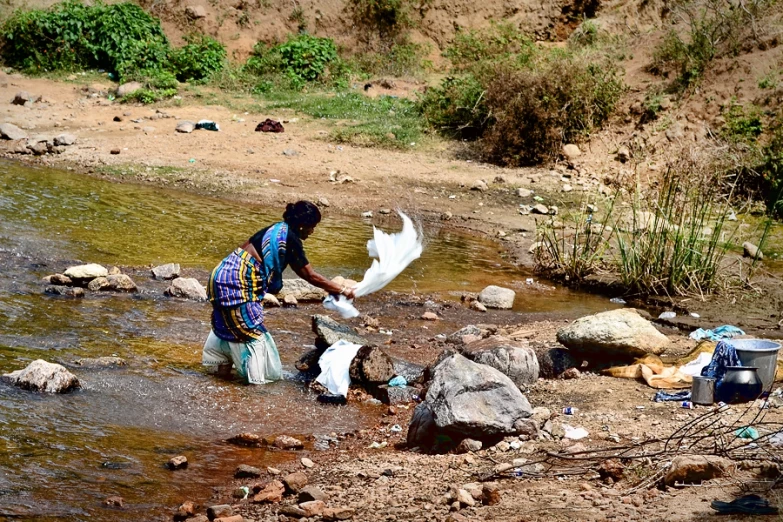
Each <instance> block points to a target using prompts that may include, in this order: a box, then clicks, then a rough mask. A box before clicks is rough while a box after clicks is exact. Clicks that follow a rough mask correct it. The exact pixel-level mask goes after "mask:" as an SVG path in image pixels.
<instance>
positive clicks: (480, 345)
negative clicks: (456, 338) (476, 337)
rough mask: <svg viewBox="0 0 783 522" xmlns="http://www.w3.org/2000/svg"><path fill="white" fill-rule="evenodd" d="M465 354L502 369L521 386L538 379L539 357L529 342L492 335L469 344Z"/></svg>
mask: <svg viewBox="0 0 783 522" xmlns="http://www.w3.org/2000/svg"><path fill="white" fill-rule="evenodd" d="M464 355H465V356H466V357H468V358H470V359H472V360H473V361H475V362H477V363H479V364H486V365H487V366H491V367H492V368H495V369H496V370H500V371H501V372H502V373H503V375H506V376H508V377H509V378H510V379H511V380H512V381H514V384H516V385H517V386H520V387H522V386H525V385H527V384H532V383H534V382H536V380H537V379H538V373H539V368H538V358H537V357H536V353H535V352H534V351H533V349H532V348H530V347H529V346H527V343H521V342H518V341H513V340H511V339H507V338H505V337H501V336H492V337H488V338H486V339H484V340H482V341H477V342H475V343H471V344H470V345H468V348H466V349H465V352H464Z"/></svg>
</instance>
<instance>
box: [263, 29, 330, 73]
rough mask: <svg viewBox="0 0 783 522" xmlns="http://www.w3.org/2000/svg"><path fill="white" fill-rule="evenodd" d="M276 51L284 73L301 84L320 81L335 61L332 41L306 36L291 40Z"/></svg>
mask: <svg viewBox="0 0 783 522" xmlns="http://www.w3.org/2000/svg"><path fill="white" fill-rule="evenodd" d="M277 50H278V52H279V53H280V62H281V65H282V67H283V68H284V69H285V71H286V72H287V73H288V74H290V75H291V76H293V77H295V78H297V79H299V80H301V81H303V82H314V81H316V80H319V79H321V78H322V77H323V75H324V72H326V68H327V66H328V65H329V64H330V63H332V62H334V61H335V60H337V47H336V46H335V45H334V40H332V39H331V38H320V37H317V36H310V35H308V34H302V35H299V36H297V37H295V38H291V39H290V40H288V41H287V42H286V43H284V44H282V45H280V46H278V49H277Z"/></svg>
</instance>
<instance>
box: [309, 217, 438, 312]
mask: <svg viewBox="0 0 783 522" xmlns="http://www.w3.org/2000/svg"><path fill="white" fill-rule="evenodd" d="M398 214H399V215H400V217H401V218H402V230H401V231H400V232H397V233H395V234H387V233H385V232H383V231H381V230H378V229H377V228H375V227H373V239H371V240H369V241H368V242H367V251H368V252H369V254H370V257H373V258H375V259H373V261H372V265H371V266H370V268H368V269H367V271H366V272H365V273H364V279H362V281H361V283H359V284H358V285H357V286H356V289H355V292H354V294H355V295H356V297H362V296H365V295H368V294H371V293H373V292H377V291H378V290H380V289H381V288H383V287H384V286H386V285H387V284H389V283H390V282H391V281H392V280H393V279H394V278H395V277H397V276H398V275H400V273H401V272H402V271H403V270H405V268H407V266H408V265H410V264H411V263H412V262H413V261H415V260H416V259H418V258H419V256H421V251H422V248H423V247H422V244H421V241H422V234H421V233H420V230H417V229H416V227H415V226H414V225H413V222H412V221H411V219H410V218H409V217H408V216H406V215H405V214H403V213H402V212H398ZM323 303H324V306H325V307H326V308H327V309H329V310H334V311H336V312H338V313H339V314H340V315H341V316H342V317H343V318H345V319H347V318H350V317H356V316H358V315H359V311H358V310H357V309H356V308H355V307H354V306H353V300H352V299H347V298H346V297H345V296H343V295H341V296H339V297H338V298H337V299H335V298H334V297H333V296H331V295H330V296H327V298H326V299H324V302H323Z"/></svg>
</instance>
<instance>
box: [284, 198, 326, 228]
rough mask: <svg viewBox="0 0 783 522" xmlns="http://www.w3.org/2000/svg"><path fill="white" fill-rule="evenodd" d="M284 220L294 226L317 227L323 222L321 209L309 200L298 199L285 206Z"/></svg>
mask: <svg viewBox="0 0 783 522" xmlns="http://www.w3.org/2000/svg"><path fill="white" fill-rule="evenodd" d="M283 221H285V222H286V223H288V224H289V225H290V226H292V227H294V228H306V227H315V226H316V225H317V224H318V223H320V222H321V211H320V210H318V207H316V206H315V205H314V204H313V203H310V202H309V201H297V202H296V203H289V204H288V205H286V206H285V212H283Z"/></svg>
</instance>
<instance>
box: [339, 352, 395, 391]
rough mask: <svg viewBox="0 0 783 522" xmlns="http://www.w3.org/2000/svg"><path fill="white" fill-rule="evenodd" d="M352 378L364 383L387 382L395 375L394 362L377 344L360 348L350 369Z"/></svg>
mask: <svg viewBox="0 0 783 522" xmlns="http://www.w3.org/2000/svg"><path fill="white" fill-rule="evenodd" d="M349 374H350V376H351V380H352V381H354V382H363V383H372V384H379V383H387V382H389V379H391V378H392V377H394V362H393V361H392V359H391V357H389V356H388V355H387V354H386V352H384V351H383V350H381V349H380V348H378V347H377V346H372V345H365V346H362V347H361V348H359V351H358V352H357V353H356V357H354V358H353V360H352V361H351V366H350V369H349Z"/></svg>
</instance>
